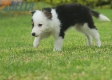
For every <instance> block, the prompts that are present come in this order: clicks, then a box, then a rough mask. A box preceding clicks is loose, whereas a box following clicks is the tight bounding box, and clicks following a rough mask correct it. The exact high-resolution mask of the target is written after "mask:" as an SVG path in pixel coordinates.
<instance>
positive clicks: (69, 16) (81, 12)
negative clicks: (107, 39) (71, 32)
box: [55, 4, 99, 38]
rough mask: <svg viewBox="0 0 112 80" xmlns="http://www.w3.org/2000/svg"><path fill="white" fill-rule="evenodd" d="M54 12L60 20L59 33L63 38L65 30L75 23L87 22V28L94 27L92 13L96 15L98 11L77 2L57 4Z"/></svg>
mask: <svg viewBox="0 0 112 80" xmlns="http://www.w3.org/2000/svg"><path fill="white" fill-rule="evenodd" d="M55 9H56V13H57V14H58V18H59V20H60V22H61V26H60V27H61V29H60V35H59V36H62V37H63V38H64V35H65V31H66V30H67V29H68V28H69V27H70V26H74V25H75V24H76V23H78V24H84V23H88V26H89V28H95V29H96V27H95V25H94V22H93V19H92V15H94V16H95V17H98V15H99V14H98V13H95V12H94V11H92V10H90V9H89V8H87V7H85V6H82V5H78V4H64V5H60V6H57V7H56V8H55Z"/></svg>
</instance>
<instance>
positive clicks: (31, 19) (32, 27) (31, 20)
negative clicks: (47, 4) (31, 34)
mask: <svg viewBox="0 0 112 80" xmlns="http://www.w3.org/2000/svg"><path fill="white" fill-rule="evenodd" d="M31 24H32V28H33V27H34V22H33V19H31Z"/></svg>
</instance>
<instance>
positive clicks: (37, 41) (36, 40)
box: [33, 37, 40, 48]
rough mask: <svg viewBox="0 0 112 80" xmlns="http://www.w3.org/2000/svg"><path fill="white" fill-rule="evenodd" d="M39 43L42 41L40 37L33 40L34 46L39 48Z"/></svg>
mask: <svg viewBox="0 0 112 80" xmlns="http://www.w3.org/2000/svg"><path fill="white" fill-rule="evenodd" d="M39 43H40V37H35V39H34V41H33V46H34V48H37V47H38V46H39Z"/></svg>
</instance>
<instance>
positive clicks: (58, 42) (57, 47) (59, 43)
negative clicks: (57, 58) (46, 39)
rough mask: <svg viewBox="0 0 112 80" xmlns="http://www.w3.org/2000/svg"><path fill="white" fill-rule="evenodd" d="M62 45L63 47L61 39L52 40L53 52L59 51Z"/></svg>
mask: <svg viewBox="0 0 112 80" xmlns="http://www.w3.org/2000/svg"><path fill="white" fill-rule="evenodd" d="M62 45H63V38H62V37H58V38H57V39H55V40H54V48H53V51H61V47H62Z"/></svg>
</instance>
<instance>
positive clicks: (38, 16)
mask: <svg viewBox="0 0 112 80" xmlns="http://www.w3.org/2000/svg"><path fill="white" fill-rule="evenodd" d="M31 13H32V20H31V23H32V32H31V33H32V36H35V37H38V36H40V35H41V34H42V33H44V32H47V31H48V30H49V20H51V18H52V14H51V9H50V8H43V9H42V10H41V11H39V10H36V11H31Z"/></svg>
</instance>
